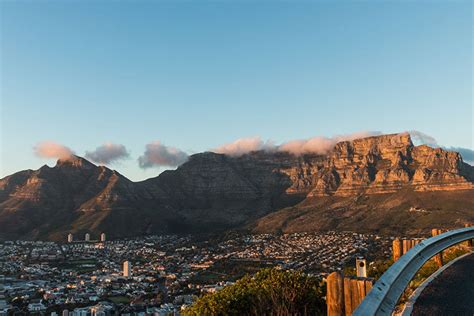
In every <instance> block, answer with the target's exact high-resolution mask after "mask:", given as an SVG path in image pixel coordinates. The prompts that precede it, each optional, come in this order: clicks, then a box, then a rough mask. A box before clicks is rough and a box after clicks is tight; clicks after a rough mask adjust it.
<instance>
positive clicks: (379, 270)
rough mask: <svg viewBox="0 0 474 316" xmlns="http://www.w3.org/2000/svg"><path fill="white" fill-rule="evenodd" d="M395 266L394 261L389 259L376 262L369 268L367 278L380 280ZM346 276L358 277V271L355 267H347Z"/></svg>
mask: <svg viewBox="0 0 474 316" xmlns="http://www.w3.org/2000/svg"><path fill="white" fill-rule="evenodd" d="M392 264H393V259H391V258H390V259H387V260H376V261H375V262H373V263H372V264H370V265H369V266H368V267H367V276H368V277H369V278H374V279H375V280H378V279H379V278H380V277H381V276H382V274H384V273H385V271H387V269H388V268H390V266H391V265H392ZM344 275H352V276H355V275H356V269H355V267H345V268H344Z"/></svg>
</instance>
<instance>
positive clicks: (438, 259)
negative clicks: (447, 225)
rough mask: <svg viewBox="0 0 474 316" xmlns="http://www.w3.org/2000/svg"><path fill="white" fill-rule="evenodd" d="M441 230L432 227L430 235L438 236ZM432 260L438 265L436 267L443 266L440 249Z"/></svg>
mask: <svg viewBox="0 0 474 316" xmlns="http://www.w3.org/2000/svg"><path fill="white" fill-rule="evenodd" d="M442 233H443V232H442V231H441V229H436V228H433V229H432V230H431V236H433V237H435V236H438V235H440V234H442ZM434 260H435V262H436V264H437V265H438V267H440V268H441V267H442V266H443V264H444V263H443V252H442V251H440V252H439V253H438V254H437V255H435V256H434Z"/></svg>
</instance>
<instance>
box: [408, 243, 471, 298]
mask: <svg viewBox="0 0 474 316" xmlns="http://www.w3.org/2000/svg"><path fill="white" fill-rule="evenodd" d="M467 252H468V250H467V249H466V248H464V247H462V246H453V247H451V248H448V249H447V250H445V251H444V252H443V262H444V264H446V263H448V262H450V261H452V260H454V259H456V258H458V257H460V256H462V255H464V254H466V253H467ZM436 270H438V265H437V264H436V262H435V260H434V259H430V260H428V261H427V262H426V263H425V264H424V265H423V266H422V267H421V268H420V270H418V272H417V273H416V275H415V277H414V278H413V279H412V280H411V281H410V284H409V285H408V287H407V288H406V290H405V292H404V293H403V295H402V297H401V298H400V302H399V303H403V302H406V300H407V299H408V298H409V297H410V295H411V294H412V293H413V291H415V290H416V288H417V287H418V286H420V285H421V283H423V282H424V281H425V280H426V279H427V278H428V277H429V276H430V275H432V274H433V273H435V272H436Z"/></svg>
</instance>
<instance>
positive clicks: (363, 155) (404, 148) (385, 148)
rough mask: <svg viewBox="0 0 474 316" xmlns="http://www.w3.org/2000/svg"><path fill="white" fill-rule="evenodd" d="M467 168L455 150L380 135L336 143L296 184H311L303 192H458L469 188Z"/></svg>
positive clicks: (404, 136) (399, 136)
mask: <svg viewBox="0 0 474 316" xmlns="http://www.w3.org/2000/svg"><path fill="white" fill-rule="evenodd" d="M472 169H473V168H472V167H471V166H469V165H467V164H465V163H464V162H463V161H462V158H461V156H460V155H459V154H458V153H455V152H448V151H445V150H443V149H441V148H431V147H428V146H424V145H423V146H414V145H413V143H412V142H411V139H410V135H409V134H393V135H383V136H376V137H368V138H363V139H357V140H354V141H346V142H341V143H338V144H337V145H336V146H335V148H334V150H333V151H332V152H331V153H329V155H328V157H327V158H326V159H324V160H322V161H317V162H316V165H315V166H313V165H311V168H310V169H305V168H303V169H302V170H303V171H304V172H305V173H306V174H307V176H306V177H305V179H306V182H305V184H307V186H302V188H305V189H307V188H308V187H310V188H311V191H310V192H309V196H324V195H336V196H351V195H357V194H361V193H364V194H377V193H393V192H396V191H398V190H400V189H402V188H404V187H412V188H413V189H414V190H415V191H435V190H436V191H437V190H464V189H472V188H474V186H473V182H474V181H473V179H474V178H473V177H472ZM300 170H301V169H300ZM306 170H309V172H308V171H306Z"/></svg>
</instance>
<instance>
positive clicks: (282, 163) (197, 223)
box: [0, 134, 474, 240]
mask: <svg viewBox="0 0 474 316" xmlns="http://www.w3.org/2000/svg"><path fill="white" fill-rule="evenodd" d="M473 195H474V168H473V167H471V166H470V165H468V164H466V163H464V162H463V161H462V157H461V156H460V154H458V153H456V152H450V151H446V150H443V149H440V148H431V147H428V146H424V145H423V146H414V145H413V143H412V141H411V139H410V136H409V135H408V134H392V135H382V136H376V137H369V138H363V139H357V140H354V141H346V142H341V143H338V144H337V145H336V146H335V147H334V149H333V150H332V151H330V152H329V153H328V154H327V155H324V156H323V155H302V156H295V155H292V154H289V153H285V152H253V153H250V154H246V155H243V156H240V157H230V156H226V155H222V154H215V153H211V152H205V153H200V154H196V155H193V156H191V157H190V159H189V160H188V161H187V162H186V163H184V164H183V165H181V166H180V167H178V168H177V169H176V170H172V171H165V172H163V173H162V174H160V175H159V176H158V177H155V178H151V179H148V180H145V181H141V182H132V181H130V180H128V179H127V178H125V177H124V176H122V175H121V174H119V173H118V172H117V171H115V170H111V169H108V168H107V167H104V166H96V165H94V164H92V163H90V162H89V161H87V160H86V159H84V158H80V157H76V156H74V157H72V158H70V159H67V160H59V161H58V162H57V164H56V166H54V167H52V168H50V167H48V166H43V167H41V168H40V169H38V170H26V171H20V172H18V173H15V174H13V175H11V176H7V177H5V178H3V179H1V180H0V238H3V239H5V238H24V239H56V240H64V238H65V237H64V236H65V235H66V234H67V233H68V232H72V233H76V234H83V233H85V232H91V233H92V234H99V233H100V232H102V231H105V232H106V233H107V234H108V235H109V236H110V237H111V238H114V237H126V236H136V235H141V234H149V233H209V232H218V231H223V230H227V229H239V228H250V229H253V230H254V231H258V232H275V231H278V232H281V231H283V232H293V231H303V230H327V229H350V230H358V231H361V230H363V231H369V230H370V231H378V232H398V231H400V232H406V231H411V232H415V231H417V230H419V229H426V228H429V227H431V226H433V225H436V226H456V225H459V224H460V223H462V222H465V221H474V203H473V201H474V198H473V197H474V196H473Z"/></svg>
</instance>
